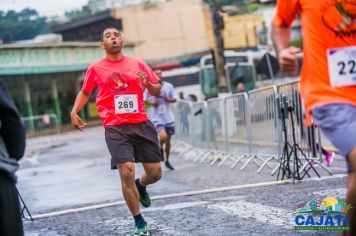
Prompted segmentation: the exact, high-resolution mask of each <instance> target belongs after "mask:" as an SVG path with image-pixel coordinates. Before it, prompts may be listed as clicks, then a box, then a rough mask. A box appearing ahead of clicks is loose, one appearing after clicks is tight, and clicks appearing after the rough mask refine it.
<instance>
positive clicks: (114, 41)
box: [102, 29, 123, 54]
mask: <svg viewBox="0 0 356 236" xmlns="http://www.w3.org/2000/svg"><path fill="white" fill-rule="evenodd" d="M122 44H123V40H122V36H121V33H120V32H119V31H118V30H117V29H106V30H105V31H104V33H103V42H102V47H103V48H104V49H105V51H106V52H107V53H110V54H116V53H120V52H121V49H122Z"/></svg>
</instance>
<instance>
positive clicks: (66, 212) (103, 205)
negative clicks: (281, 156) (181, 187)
mask: <svg viewBox="0 0 356 236" xmlns="http://www.w3.org/2000/svg"><path fill="white" fill-rule="evenodd" d="M289 182H290V181H289V180H282V181H271V182H262V183H254V184H243V185H234V186H229V187H221V188H211V189H204V190H197V191H188V192H181V193H172V194H165V195H159V196H153V197H151V199H152V200H159V199H167V198H176V197H184V196H193V195H199V194H205V193H216V192H223V191H231V190H236V189H245V188H253V187H264V186H273V185H281V184H286V183H289ZM124 204H125V201H117V202H112V203H103V204H96V205H92V206H86V207H78V208H71V209H66V210H60V211H53V212H48V213H43V214H37V215H33V216H32V217H33V218H34V219H40V218H47V217H52V216H59V215H64V214H69V213H74V212H81V211H88V210H94V209H99V208H105V207H112V206H118V205H124Z"/></svg>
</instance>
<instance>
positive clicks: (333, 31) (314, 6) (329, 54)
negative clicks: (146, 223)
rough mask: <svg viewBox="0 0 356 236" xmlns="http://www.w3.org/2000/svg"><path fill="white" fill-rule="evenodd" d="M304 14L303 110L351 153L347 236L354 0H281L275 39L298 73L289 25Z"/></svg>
mask: <svg viewBox="0 0 356 236" xmlns="http://www.w3.org/2000/svg"><path fill="white" fill-rule="evenodd" d="M298 14H300V18H301V24H302V29H303V52H304V59H303V67H302V72H301V80H300V90H301V95H302V97H303V101H304V105H305V110H306V112H308V113H311V114H312V116H313V118H314V121H315V122H316V124H317V125H318V126H319V127H320V128H321V130H322V131H323V133H324V134H325V135H326V136H327V137H328V138H329V139H330V141H331V142H332V143H333V145H334V146H335V147H336V148H337V149H338V150H339V151H340V153H341V154H342V155H344V156H345V157H346V158H347V163H348V171H349V182H348V192H347V197H346V201H347V203H349V204H351V205H352V208H351V210H350V211H349V225H350V231H349V235H356V174H355V170H356V0H279V1H278V2H277V8H276V14H275V17H274V21H273V24H272V40H273V42H274V46H275V49H276V52H277V55H278V60H279V64H280V67H281V69H282V70H284V71H285V72H287V73H290V74H295V73H296V71H297V66H298V61H297V54H298V53H300V52H301V49H299V48H296V47H289V46H288V44H289V40H290V33H291V24H292V22H293V21H294V20H295V18H296V17H297V15H298Z"/></svg>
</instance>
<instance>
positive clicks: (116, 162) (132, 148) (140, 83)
mask: <svg viewBox="0 0 356 236" xmlns="http://www.w3.org/2000/svg"><path fill="white" fill-rule="evenodd" d="M122 45H123V39H122V35H121V33H120V31H119V30H117V29H116V28H112V27H110V28H107V29H105V30H104V32H103V38H102V48H103V49H104V50H105V51H106V57H105V58H104V59H102V60H100V61H98V62H96V63H94V64H92V65H90V66H89V68H88V70H87V72H86V75H85V80H84V84H83V87H82V90H81V91H80V92H79V93H78V96H77V98H76V100H75V104H74V106H73V109H72V112H71V120H72V125H73V126H74V127H75V128H76V129H78V130H80V131H83V129H84V127H85V125H86V124H85V122H84V121H83V120H82V119H81V118H80V117H79V116H78V112H79V111H80V110H81V109H82V108H83V106H84V105H85V104H86V103H87V102H88V99H89V97H90V94H91V92H92V91H93V90H94V88H95V87H97V88H98V94H97V97H96V107H97V109H98V112H99V114H100V118H101V120H102V121H103V125H104V127H105V140H106V144H107V146H108V149H109V152H110V154H111V168H112V169H118V170H119V173H120V179H121V186H122V192H123V195H124V198H125V201H126V204H127V206H128V208H129V209H130V211H131V213H132V215H133V217H134V219H135V235H148V230H147V222H146V221H145V220H144V219H143V217H142V216H141V214H140V208H139V201H140V202H141V204H142V205H143V206H144V207H148V206H150V204H151V200H150V198H149V195H148V194H147V192H146V186H147V185H149V184H153V183H155V182H156V181H158V180H159V179H160V178H161V164H160V161H162V156H161V153H160V148H159V143H158V135H157V132H156V130H155V127H154V125H153V124H152V123H151V122H150V121H149V120H148V118H147V115H146V111H145V107H144V101H143V87H145V88H146V89H148V91H149V92H150V93H151V94H153V95H159V94H160V89H161V85H160V84H159V83H158V82H159V78H158V77H157V75H156V74H155V73H153V71H152V70H151V69H150V68H149V67H148V66H147V65H146V64H145V63H144V62H143V61H141V60H138V59H135V58H131V57H128V56H125V55H123V53H122ZM134 162H141V163H142V165H143V167H144V169H145V172H144V173H143V174H142V176H141V178H140V179H137V180H136V181H135V165H134Z"/></svg>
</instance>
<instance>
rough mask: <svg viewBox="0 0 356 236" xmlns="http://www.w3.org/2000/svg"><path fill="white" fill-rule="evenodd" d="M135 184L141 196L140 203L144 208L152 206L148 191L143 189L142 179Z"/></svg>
mask: <svg viewBox="0 0 356 236" xmlns="http://www.w3.org/2000/svg"><path fill="white" fill-rule="evenodd" d="M135 183H136V187H137V190H138V193H139V194H140V202H141V204H142V206H144V207H149V206H151V199H150V196H149V195H148V193H147V192H146V190H145V189H144V188H142V186H141V184H140V179H136V181H135Z"/></svg>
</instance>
